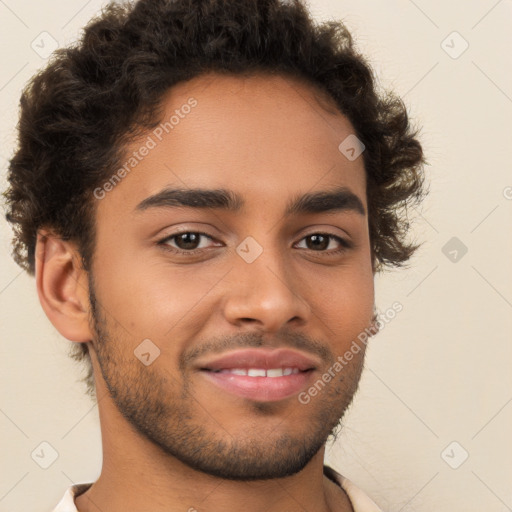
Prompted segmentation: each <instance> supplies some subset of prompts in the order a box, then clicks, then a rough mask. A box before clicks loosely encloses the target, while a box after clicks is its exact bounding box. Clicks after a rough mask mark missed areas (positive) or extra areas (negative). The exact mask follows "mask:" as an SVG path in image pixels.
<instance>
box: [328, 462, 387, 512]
mask: <svg viewBox="0 0 512 512" xmlns="http://www.w3.org/2000/svg"><path fill="white" fill-rule="evenodd" d="M324 475H325V476H326V477H327V478H329V479H330V480H332V481H333V482H334V483H336V484H338V485H339V486H340V487H341V488H342V489H343V490H344V491H345V492H346V493H347V495H348V497H349V499H350V502H351V504H352V508H353V509H354V512H382V510H381V509H380V508H379V507H378V506H377V504H376V503H375V502H374V501H373V500H372V499H371V498H370V497H369V496H368V495H367V494H366V493H365V492H363V491H362V490H361V489H360V488H359V487H357V485H356V484H354V482H352V481H351V480H349V479H348V478H346V477H344V476H343V475H341V474H340V473H338V472H337V471H335V470H334V469H332V468H331V467H329V466H324Z"/></svg>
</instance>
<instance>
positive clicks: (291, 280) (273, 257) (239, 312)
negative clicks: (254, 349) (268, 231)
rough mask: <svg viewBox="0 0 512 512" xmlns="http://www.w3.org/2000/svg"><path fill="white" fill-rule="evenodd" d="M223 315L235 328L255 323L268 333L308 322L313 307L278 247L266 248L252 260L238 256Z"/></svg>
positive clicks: (231, 275) (231, 273)
mask: <svg viewBox="0 0 512 512" xmlns="http://www.w3.org/2000/svg"><path fill="white" fill-rule="evenodd" d="M234 260H235V261H234V268H233V270H232V271H231V272H230V280H229V288H228V291H227V295H226V300H225V301H224V316H225V318H226V319H227V321H228V322H230V323H231V324H232V325H234V326H236V327H243V326H245V325H249V324H253V326H254V327H256V326H257V327H258V328H259V329H261V330H262V331H265V332H277V331H278V330H279V329H282V328H286V327H289V326H290V325H291V324H295V326H296V327H299V326H302V325H304V324H305V323H307V321H308V319H309V316H310V314H311V308H310V307H309V305H308V304H307V302H306V301H305V300H304V299H303V298H302V297H301V295H300V293H299V292H300V290H299V277H298V276H296V275H295V276H294V275H293V267H292V266H291V265H290V263H289V262H288V263H287V262H286V258H284V257H283V255H282V254H279V250H275V251H269V250H264V251H263V252H262V254H261V255H260V256H259V257H258V258H257V259H256V260H255V261H253V262H252V263H247V262H246V261H244V260H243V259H242V258H240V257H238V255H235V258H234Z"/></svg>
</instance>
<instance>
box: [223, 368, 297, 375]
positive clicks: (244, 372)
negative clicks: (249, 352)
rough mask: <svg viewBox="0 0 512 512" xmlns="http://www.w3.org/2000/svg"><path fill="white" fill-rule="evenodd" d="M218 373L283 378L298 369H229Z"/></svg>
mask: <svg viewBox="0 0 512 512" xmlns="http://www.w3.org/2000/svg"><path fill="white" fill-rule="evenodd" d="M219 373H232V374H233V375H247V376H248V377H283V376H286V375H292V374H295V373H299V369H298V368H269V369H268V370H265V369H264V368H249V369H246V368H230V369H223V370H219Z"/></svg>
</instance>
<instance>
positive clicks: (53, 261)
mask: <svg viewBox="0 0 512 512" xmlns="http://www.w3.org/2000/svg"><path fill="white" fill-rule="evenodd" d="M35 276H36V285H37V294H38V296H39V301H40V303H41V306H42V307H43V309H44V312H45V313H46V316H47V317H48V318H49V320H50V322H51V323H52V324H53V325H54V327H55V328H56V329H57V330H58V331H59V332H60V333H61V334H62V336H64V337H65V338H67V339H68V340H70V341H78V342H87V341H90V340H92V334H91V330H90V327H89V285H88V279H87V277H88V276H87V272H86V271H85V270H84V269H83V267H82V264H81V259H80V254H79V252H78V250H77V248H76V246H75V244H73V243H72V242H69V241H66V240H62V238H60V237H58V236H57V235H55V234H53V233H51V232H49V231H47V230H40V231H38V233H37V241H36V249H35Z"/></svg>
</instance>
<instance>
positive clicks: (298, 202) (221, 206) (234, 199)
mask: <svg viewBox="0 0 512 512" xmlns="http://www.w3.org/2000/svg"><path fill="white" fill-rule="evenodd" d="M244 204H245V201H244V199H243V198H242V196H241V195H239V194H237V193H236V192H233V191H231V190H226V189H222V188H221V189H202V188H194V189H171V188H166V189H164V190H161V191H160V192H157V193H156V194H154V195H151V196H149V197H147V198H146V199H144V200H143V201H142V202H140V203H139V204H138V205H137V206H136V208H135V211H136V212H141V211H145V210H149V209H153V208H179V207H186V208H203V209H209V208H211V209H216V210H225V211H229V212H233V213H240V212H241V210H242V209H243V207H244ZM344 211H347V212H356V213H359V214H360V215H366V211H365V208H364V206H363V202H362V201H361V199H360V198H359V197H358V196H357V195H356V194H354V193H353V192H351V191H350V190H349V189H348V188H346V187H339V188H336V189H333V190H325V191H319V192H311V193H307V194H304V195H298V196H296V197H294V198H292V199H291V200H290V201H289V202H288V204H287V206H286V211H285V217H288V216H291V215H299V214H305V213H310V214H312V213H326V212H332V213H336V212H344Z"/></svg>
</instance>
